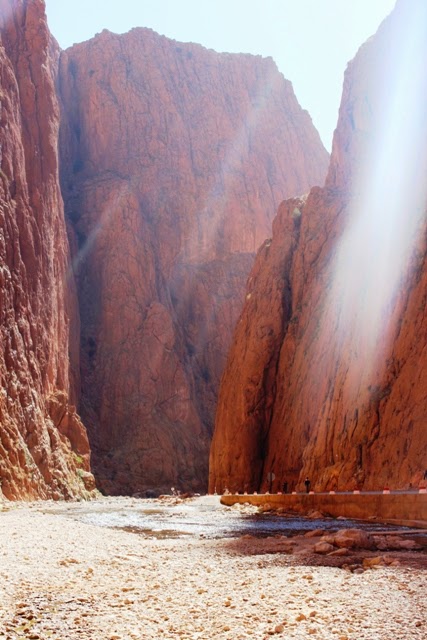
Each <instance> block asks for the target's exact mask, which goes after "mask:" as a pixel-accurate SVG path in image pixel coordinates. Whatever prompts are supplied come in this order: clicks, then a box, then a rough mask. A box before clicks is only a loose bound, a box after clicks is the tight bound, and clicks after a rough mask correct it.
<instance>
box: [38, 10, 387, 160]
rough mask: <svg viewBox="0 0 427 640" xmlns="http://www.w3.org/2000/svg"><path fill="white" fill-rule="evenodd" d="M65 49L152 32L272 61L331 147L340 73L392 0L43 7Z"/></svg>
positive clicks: (326, 143) (368, 35)
mask: <svg viewBox="0 0 427 640" xmlns="http://www.w3.org/2000/svg"><path fill="white" fill-rule="evenodd" d="M45 1H46V10H47V17H48V22H49V27H50V30H51V32H52V33H53V35H54V36H55V38H56V39H57V40H58V42H59V44H60V46H61V47H62V48H63V49H65V48H67V47H69V46H71V45H72V44H74V43H76V42H82V41H84V40H88V39H89V38H91V37H93V36H94V35H95V34H96V33H99V32H101V31H102V30H103V29H109V30H110V31H113V32H115V33H125V32H126V31H129V29H132V28H133V27H150V28H151V29H154V30H155V31H157V32H158V33H161V34H162V35H165V36H168V37H170V38H174V39H175V40H179V41H182V42H197V43H199V44H202V45H204V46H206V47H208V48H211V49H215V50H216V51H228V52H232V53H253V54H259V55H263V56H272V57H273V58H274V60H275V61H276V63H277V66H278V67H279V70H280V71H281V72H282V73H283V75H284V76H285V77H286V78H287V79H288V80H290V81H291V82H292V84H293V87H294V91H295V94H296V96H297V98H298V101H299V103H300V104H301V106H302V107H303V108H304V109H307V111H308V112H309V113H310V115H311V117H312V119H313V122H314V124H315V126H316V128H317V129H318V131H319V133H320V135H321V138H322V140H323V143H324V145H325V146H326V148H327V149H328V150H330V148H331V143H332V135H333V131H334V129H335V126H336V123H337V118H338V109H339V104H340V100H341V90H342V83H343V75H344V70H345V67H346V65H347V63H348V62H349V60H351V59H352V58H353V57H354V55H355V54H356V52H357V50H358V48H359V47H360V46H361V45H362V44H363V43H364V42H365V41H366V40H367V39H368V38H369V37H370V36H371V35H373V34H374V33H375V31H376V30H377V28H378V26H379V25H380V23H381V22H382V20H383V19H384V18H385V17H386V16H387V15H388V14H389V13H390V11H391V10H392V9H393V7H394V4H395V0H45Z"/></svg>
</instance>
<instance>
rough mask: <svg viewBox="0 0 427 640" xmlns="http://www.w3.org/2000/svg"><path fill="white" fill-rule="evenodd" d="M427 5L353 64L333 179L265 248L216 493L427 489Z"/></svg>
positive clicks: (233, 359)
mask: <svg viewBox="0 0 427 640" xmlns="http://www.w3.org/2000/svg"><path fill="white" fill-rule="evenodd" d="M426 54H427V7H426V5H425V3H423V2H421V1H418V0H416V1H415V2H411V3H408V2H404V1H400V2H398V3H397V6H396V9H395V10H394V12H393V13H392V14H391V16H389V18H387V19H386V20H385V21H384V23H383V24H382V25H381V27H380V29H379V31H378V32H377V34H376V35H375V36H374V37H373V38H371V39H370V40H369V41H368V42H367V43H366V44H365V45H364V46H363V47H361V49H360V51H359V52H358V54H357V56H356V58H355V59H354V60H353V61H352V62H351V63H350V65H349V67H348V69H347V72H346V75H345V82H344V91H343V98H342V103H341V108H340V115H339V122H338V127H337V130H336V132H335V137H334V144H333V152H332V159H331V165H330V169H329V174H328V178H327V181H326V185H325V187H324V188H322V189H319V188H314V189H312V190H311V192H310V194H309V195H308V197H307V198H302V199H301V198H299V199H293V200H288V201H287V202H285V203H283V204H282V205H281V206H280V208H279V211H278V214H277V217H276V219H275V221H274V225H273V238H272V240H271V241H267V242H266V243H264V245H263V246H262V248H261V249H260V251H259V253H258V256H257V259H256V263H255V266H254V268H253V270H252V273H251V276H250V278H249V281H248V288H247V294H246V302H245V306H244V309H243V312H242V315H241V317H240V319H239V321H238V324H237V328H236V331H235V335H234V340H233V345H232V348H231V351H230V354H229V357H228V362H227V365H226V369H225V373H224V376H223V379H222V382H221V390H220V395H219V403H218V412H217V418H216V426H215V433H214V437H213V443H212V449H211V457H210V490H211V491H214V490H215V489H217V490H218V491H222V490H224V489H225V488H226V487H227V488H228V489H230V490H232V491H237V490H240V491H244V490H247V491H253V490H259V489H260V488H261V489H264V490H265V489H266V488H268V482H267V474H268V473H269V472H273V473H274V474H275V476H276V479H275V481H274V483H273V489H274V490H280V489H281V488H282V483H283V482H285V481H286V482H288V484H289V488H290V489H293V488H294V487H298V488H299V489H303V488H304V484H303V481H304V478H305V477H306V476H309V478H310V479H311V482H312V487H313V488H314V489H317V490H331V489H341V490H343V489H355V488H358V487H360V488H364V489H382V488H383V487H384V486H386V485H389V486H391V487H397V488H405V487H406V488H408V487H409V486H410V485H413V486H417V484H418V482H419V481H420V479H421V478H422V474H423V472H424V469H425V466H426V460H427V430H426V425H425V418H426V415H427V357H426V344H427V314H426V301H427V264H426V252H427V246H426V242H427V228H426V205H427V118H426V114H427V74H426V62H425V61H426V59H427V56H426Z"/></svg>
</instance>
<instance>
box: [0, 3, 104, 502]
mask: <svg viewBox="0 0 427 640" xmlns="http://www.w3.org/2000/svg"><path fill="white" fill-rule="evenodd" d="M0 35H1V42H0V101H1V107H0V137H1V148H0V160H1V169H0V479H1V493H2V495H3V496H5V497H6V498H9V499H16V498H21V499H22V498H24V499H25V498H56V499H58V498H61V497H73V496H74V497H76V496H81V495H88V491H89V490H91V489H93V488H94V484H93V476H92V475H91V474H90V473H89V445H88V440H87V436H86V432H85V429H84V427H83V425H82V423H81V422H80V419H79V418H78V416H77V414H76V412H75V408H74V406H72V405H71V404H70V402H69V396H70V373H69V346H70V342H69V334H70V321H71V318H72V317H73V315H74V314H75V312H76V310H77V308H76V298H75V295H74V289H73V279H72V275H71V274H70V271H69V267H70V264H69V249H68V241H67V234H66V230H65V223H64V215H63V205H62V198H61V193H60V187H59V178H58V153H57V143H58V131H59V108H58V102H57V98H56V93H55V85H54V72H55V65H56V60H57V56H58V53H59V52H58V51H57V48H56V44H55V43H54V42H53V40H52V39H51V36H50V34H49V31H48V29H47V25H46V19H45V15H44V3H43V2H41V1H39V0H33V1H31V2H27V1H26V0H17V1H15V0H1V1H0ZM70 276H71V278H70Z"/></svg>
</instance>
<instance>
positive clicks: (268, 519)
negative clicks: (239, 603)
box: [49, 496, 403, 539]
mask: <svg viewBox="0 0 427 640" xmlns="http://www.w3.org/2000/svg"><path fill="white" fill-rule="evenodd" d="M49 511H50V512H51V513H55V512H57V513H60V514H61V515H66V516H67V517H70V518H73V519H77V520H80V521H82V522H86V523H89V524H93V525H97V526H99V527H110V528H113V529H123V530H126V531H132V532H135V533H139V534H141V535H144V536H147V537H150V538H184V537H186V536H198V537H205V538H211V539H215V538H217V539H218V538H232V537H239V536H242V535H247V534H250V535H254V536H257V537H266V536H274V535H281V534H282V535H288V536H289V535H296V534H298V533H304V532H306V531H309V530H312V529H319V528H322V529H331V530H337V529H342V528H348V527H358V528H364V529H367V530H369V531H379V530H384V529H387V531H393V530H394V529H395V530H397V529H399V530H402V529H403V528H402V527H399V528H398V527H393V526H390V525H383V524H380V523H372V522H360V521H354V520H340V519H338V520H337V519H333V518H322V519H312V518H303V517H300V516H298V517H289V516H287V517H284V516H278V515H274V514H258V513H256V512H255V510H254V509H253V508H248V507H243V509H242V508H241V507H240V508H238V507H235V508H229V507H224V506H223V505H221V504H220V502H219V497H218V496H202V497H200V498H195V499H191V500H185V501H182V502H181V501H179V502H178V503H177V504H173V503H172V501H170V502H167V501H162V500H147V499H136V498H107V499H101V500H99V501H96V502H86V503H84V502H81V503H72V504H70V503H68V504H66V505H64V504H62V505H61V506H58V507H52V508H51V509H49Z"/></svg>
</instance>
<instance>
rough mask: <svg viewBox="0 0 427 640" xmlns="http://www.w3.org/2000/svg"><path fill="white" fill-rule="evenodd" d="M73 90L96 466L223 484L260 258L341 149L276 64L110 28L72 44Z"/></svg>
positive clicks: (116, 477)
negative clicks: (319, 128) (214, 445)
mask: <svg viewBox="0 0 427 640" xmlns="http://www.w3.org/2000/svg"><path fill="white" fill-rule="evenodd" d="M59 87H60V95H61V100H62V104H63V126H62V129H61V149H62V167H63V169H62V178H61V180H62V185H63V195H64V200H65V206H66V215H67V217H68V219H69V220H70V222H71V225H72V228H73V232H74V237H75V245H76V254H75V267H76V273H77V279H78V294H79V302H80V315H81V345H82V349H81V355H82V369H81V370H82V395H81V401H80V408H81V414H82V416H83V419H84V422H85V424H86V425H87V427H88V429H89V434H90V439H91V445H92V447H93V453H94V458H93V460H94V465H95V469H96V475H97V476H98V477H99V479H100V485H101V487H102V488H103V489H104V490H105V491H107V492H112V493H135V492H138V491H143V490H145V489H147V488H154V489H159V490H162V491H164V490H169V489H170V487H171V486H175V487H177V488H180V489H186V490H189V489H206V486H207V473H208V451H209V444H210V438H211V433H212V429H213V415H214V409H215V404H216V394H217V389H218V386H219V379H220V376H221V373H222V370H223V366H224V363H225V357H226V351H227V349H228V346H229V343H230V340H231V335H232V330H233V327H234V324H235V321H236V319H237V317H238V313H239V312H240V309H241V304H242V301H243V298H244V288H245V282H246V279H247V275H248V273H249V270H250V267H251V263H252V260H253V255H254V252H255V251H256V250H257V249H258V247H259V246H260V244H261V243H262V242H263V241H264V239H265V238H266V237H268V236H269V235H270V233H271V220H272V218H273V215H274V212H275V210H276V208H277V206H278V204H279V203H280V202H281V200H282V199H283V198H284V197H289V196H291V195H293V194H301V193H306V192H307V191H308V189H309V187H310V186H311V185H314V184H323V182H324V178H325V175H326V170H327V164H328V156H327V153H326V151H325V150H324V148H323V146H322V144H321V142H320V139H319V136H318V134H317V132H316V131H315V129H314V127H313V125H312V123H311V120H310V117H309V116H308V114H307V113H306V112H304V111H303V110H302V109H301V108H300V106H299V105H298V103H297V100H296V98H295V96H294V93H293V89H292V86H291V84H290V83H289V82H288V81H286V80H285V79H284V78H283V76H282V75H281V74H280V73H279V72H278V70H277V68H276V66H275V64H274V62H273V61H272V60H271V59H262V58H261V57H254V56H249V55H235V54H218V53H215V52H214V51H209V50H206V49H204V48H203V47H201V46H199V45H195V44H182V43H178V42H175V41H172V40H169V39H167V38H165V37H163V36H159V35H157V34H155V33H154V32H152V31H150V30H147V29H134V30H132V31H131V32H129V33H128V34H126V35H123V36H119V35H114V34H112V33H109V32H107V31H103V32H102V33H101V34H100V35H97V36H96V37H95V38H94V39H92V40H91V41H89V42H86V43H83V44H79V45H75V46H73V47H72V48H70V49H68V50H67V51H65V52H63V53H62V54H61V58H60V70H59Z"/></svg>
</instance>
